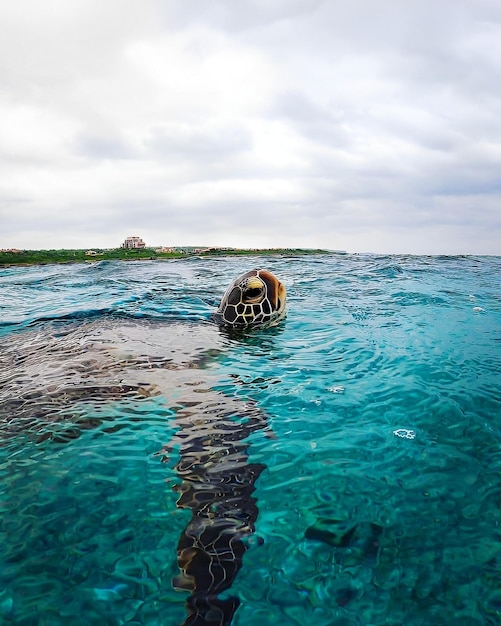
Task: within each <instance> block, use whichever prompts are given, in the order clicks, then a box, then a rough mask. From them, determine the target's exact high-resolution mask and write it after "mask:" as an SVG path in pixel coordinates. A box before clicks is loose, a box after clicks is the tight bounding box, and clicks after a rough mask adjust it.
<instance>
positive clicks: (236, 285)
mask: <svg viewBox="0 0 501 626" xmlns="http://www.w3.org/2000/svg"><path fill="white" fill-rule="evenodd" d="M285 298H286V290H285V287H284V285H283V283H282V282H280V281H279V280H278V278H277V277H276V276H275V275H274V274H272V273H271V272H269V271H268V270H264V269H254V270H251V271H250V272H246V273H245V274H242V276H239V277H238V278H237V279H236V280H234V281H233V282H232V283H231V285H230V286H229V287H228V289H227V290H226V293H225V294H224V296H223V298H222V300H221V303H220V304H219V307H218V309H217V311H216V313H215V315H214V320H215V322H216V323H217V324H219V325H220V326H223V327H226V328H235V329H245V328H256V327H259V328H263V327H265V326H274V325H275V324H278V322H280V321H281V320H282V319H283V318H284V317H285V315H286V313H287V311H286V307H285Z"/></svg>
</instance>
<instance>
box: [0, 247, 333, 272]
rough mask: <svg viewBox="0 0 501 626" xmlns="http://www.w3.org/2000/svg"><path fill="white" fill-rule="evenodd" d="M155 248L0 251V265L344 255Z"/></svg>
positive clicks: (304, 250) (319, 251)
mask: <svg viewBox="0 0 501 626" xmlns="http://www.w3.org/2000/svg"><path fill="white" fill-rule="evenodd" d="M164 250H165V249H158V248H142V249H127V248H107V249H102V248H93V249H92V250H79V249H75V250H66V249H65V250H0V266H4V267H5V266H10V265H49V264H54V263H57V264H65V263H89V262H96V261H105V260H122V261H138V260H162V259H165V260H169V259H182V258H187V257H211V256H212V257H215V256H269V255H280V256H297V255H305V254H308V255H310V254H332V253H338V254H345V252H344V251H342V250H323V249H320V248H318V249H309V248H252V249H245V248H199V247H198V248H197V247H175V248H169V249H168V251H164Z"/></svg>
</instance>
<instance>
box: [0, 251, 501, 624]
mask: <svg viewBox="0 0 501 626" xmlns="http://www.w3.org/2000/svg"><path fill="white" fill-rule="evenodd" d="M256 261H258V262H259V264H260V265H261V266H263V267H266V268H268V269H270V270H271V271H273V272H274V273H275V274H277V275H278V276H279V278H280V279H281V280H282V281H283V282H284V283H285V285H286V287H287V289H288V302H289V314H288V317H287V319H286V320H285V322H284V323H282V324H281V325H280V326H279V327H276V328H271V329H266V330H262V331H254V332H253V333H248V334H243V335H231V334H227V333H224V332H221V331H219V330H218V329H217V328H216V327H215V326H213V325H212V324H211V323H210V322H209V320H210V315H211V313H212V312H213V311H214V307H215V305H216V304H217V302H218V300H219V298H220V297H221V295H222V293H223V292H224V291H225V289H226V287H227V286H228V284H229V283H230V282H231V281H232V280H233V279H234V278H235V277H236V276H238V275H239V274H241V273H243V272H244V271H246V270H248V269H252V268H253V267H255V266H256ZM500 270H501V259H500V258H497V257H476V258H474V257H413V256H374V255H332V256H311V257H291V258H285V257H270V258H261V259H256V258H231V257H228V258H219V259H207V258H204V259H202V258H200V259H196V258H192V259H184V260H175V261H172V262H155V261H152V262H148V261H144V262H137V263H134V262H129V263H124V262H101V263H91V264H78V265H64V266H42V267H26V268H17V267H12V268H3V269H1V270H0V319H1V325H0V444H1V445H0V473H1V474H0V475H1V481H0V542H1V546H2V549H1V551H0V560H1V563H0V623H1V624H22V625H32V624H33V625H47V626H49V625H50V626H57V625H60V624H65V625H67V624H72V625H73V624H75V625H80V624H81V625H82V626H83V625H89V624H92V625H94V624H96V625H97V624H99V625H103V624H110V625H113V626H114V625H119V624H131V625H132V624H148V625H157V624H161V625H166V626H171V625H172V626H177V625H181V624H183V623H185V624H187V625H188V624H200V625H201V624H211V623H212V624H230V623H231V624H232V625H238V626H250V625H255V624H261V626H265V625H268V624H269V625H272V624H280V625H282V624H288V625H289V624H291V625H294V624H297V625H301V626H303V625H304V624H315V625H316V626H335V625H336V626H337V625H339V626H341V625H343V626H344V625H348V626H349V625H362V626H380V625H383V624H384V625H391V626H399V625H404V624H405V625H406V626H417V625H422V626H433V625H437V626H438V625H445V624H448V625H449V624H454V625H455V626H462V625H464V626H480V625H495V624H499V623H501V447H500V442H501V419H500V418H501V402H500V400H501V397H500V396H501V393H500V375H501V345H500V339H501V323H500V322H501V302H500V293H501V289H500V282H501V281H500V275H501V274H500ZM206 504H207V507H208V508H207V511H208V512H209V513H210V515H209V513H207V515H206V516H205V513H204V516H201V510H202V508H203V507H205V506H206ZM229 508H232V511H233V513H231V514H230V513H228V509H229ZM204 510H205V509H204ZM200 520H201V521H200ZM197 524H198V526H197ZM200 524H202V527H200ZM214 529H219V530H218V531H217V532H216V535H217V536H218V537H219V538H220V539H221V541H222V544H221V546H222V548H221V550H220V552H221V553H222V552H223V551H225V556H224V558H223V557H221V563H219V562H218V563H216V559H214V558H211V559H210V562H208V563H207V564H206V565H207V567H206V569H205V572H204V571H201V570H202V569H203V567H204V563H203V562H201V563H198V561H197V560H196V558H193V559H192V554H193V550H194V546H195V543H196V542H197V541H198V542H199V544H200V543H201V544H202V547H203V548H204V549H207V550H208V551H209V552H210V547H209V540H208V539H207V537H208V535H209V534H210V533H214V532H215V531H214ZM218 533H219V534H218ZM214 536H215V535H213V534H212V535H211V537H212V539H213V538H214ZM197 538H198V539H197ZM190 542H191V543H190ZM183 546H184V548H183ZM186 546H188V547H186ZM229 546H231V550H229V553H228V549H229V548H228V547H229ZM227 548H228V549H227ZM183 549H184V550H185V552H182V551H183ZM186 555H188V556H186ZM197 558H198V557H197ZM190 559H192V560H191V561H190ZM187 561H190V562H191V563H192V566H190V567H194V565H193V563H194V564H195V565H197V563H198V565H197V567H199V569H200V571H199V572H198V573H197V574H196V576H197V582H199V583H200V585H202V583H203V582H204V581H205V580H206V579H207V580H208V582H206V584H207V586H208V587H207V588H209V587H210V593H211V598H212V599H211V602H212V603H213V607H216V609H213V610H212V613H211V612H210V611H209V613H207V612H206V613H205V617H203V618H202V617H201V614H202V613H203V611H202V610H200V611H201V612H200V611H199V615H198V617H196V612H195V613H194V614H193V615H191V617H190V616H189V612H190V611H189V608H187V606H188V607H189V606H190V602H191V601H192V599H193V596H192V594H191V592H190V591H189V589H188V588H189V584H188V583H189V576H188V577H187V576H186V575H184V576H183V572H182V571H181V570H180V567H181V568H182V567H183V566H185V565H186V562H187ZM218 568H219V569H218ZM218 577H219V578H218ZM223 578H224V581H223ZM216 579H217V580H218V581H219V582H217V585H219V586H218V587H217V589H216V588H215V587H216V582H214V581H216ZM204 584H205V583H204ZM211 585H212V587H211ZM212 596H213V597H212ZM190 598H191V600H190ZM199 600H200V599H198V600H196V602H198V601H199ZM196 602H195V604H196ZM187 603H188V604H187ZM209 604H210V603H209ZM211 606H212V605H211ZM217 607H223V608H222V609H221V611H220V612H219V613H218V610H217ZM223 614H225V615H226V617H224V618H223V617H217V615H219V616H221V615H223ZM211 615H212V616H216V620H215V621H212V622H211V621H210V617H211Z"/></svg>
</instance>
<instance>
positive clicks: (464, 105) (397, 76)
mask: <svg viewBox="0 0 501 626" xmlns="http://www.w3.org/2000/svg"><path fill="white" fill-rule="evenodd" d="M0 31H1V32H0V54H1V55H2V58H3V59H6V62H4V64H2V65H1V66H0V84H1V85H2V91H1V92H0V127H1V128H0V166H1V168H2V178H1V180H0V220H1V223H2V228H1V229H0V247H2V246H3V247H14V246H15V247H64V246H67V245H68V246H69V245H78V246H79V247H87V246H98V245H103V246H112V245H116V244H117V243H118V242H119V241H120V240H121V239H123V237H124V236H125V235H127V234H131V233H132V232H134V233H137V234H140V235H141V236H143V237H144V238H145V239H146V240H147V241H150V242H151V243H155V244H157V243H158V244H160V243H165V244H176V243H184V244H189V243H190V242H192V241H193V242H196V243H199V244H207V245H241V246H249V247H253V246H259V245H283V246H297V245H300V246H305V247H317V246H323V247H331V248H344V249H348V250H351V251H357V250H363V251H367V250H373V251H380V252H415V253H420V252H422V253H434V252H436V253H442V252H444V253H491V254H492V253H501V250H500V245H499V241H500V240H501V237H500V233H499V229H500V218H499V209H498V207H499V203H500V199H501V190H500V187H501V174H500V172H501V120H500V118H499V110H500V105H501V102H500V100H501V86H500V85H501V80H500V78H501V76H500V75H501V64H500V63H499V59H500V58H501V6H500V5H499V3H498V2H496V1H494V0H457V1H454V2H453V1H452V0H445V1H444V2H440V3H436V2H431V1H429V0H427V1H425V2H423V1H418V0H409V1H408V2H405V3H397V2H394V1H393V0H382V1H381V2H378V3H372V2H368V1H367V0H353V1H352V2H350V3H349V4H346V3H344V2H341V1H340V0H336V1H334V2H332V1H330V2H327V1H322V0H277V2H273V3H270V2H264V0H252V1H247V0H246V1H245V2H244V1H243V0H235V1H234V2H232V3H228V2H226V1H223V0H214V1H213V2H210V3H208V2H205V1H202V0H193V2H190V3H186V2H184V1H183V2H181V1H180V0H168V1H166V2H160V0H147V1H146V2H144V1H143V2H139V0H132V1H131V2H129V3H127V7H124V5H123V3H121V2H119V1H118V0H111V1H110V2H107V3H105V4H103V3H98V2H97V0H89V2H86V3H77V4H74V3H67V2H64V1H63V0H56V1H55V2H53V3H51V4H50V6H45V5H41V4H40V3H38V2H36V1H35V0H19V2H17V3H4V5H3V6H2V7H0Z"/></svg>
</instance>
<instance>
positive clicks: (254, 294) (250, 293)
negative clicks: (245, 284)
mask: <svg viewBox="0 0 501 626" xmlns="http://www.w3.org/2000/svg"><path fill="white" fill-rule="evenodd" d="M262 294H263V289H262V288H259V287H251V288H250V289H246V290H245V291H244V302H251V301H253V300H257V299H258V298H259V297H260V296H261V295H262Z"/></svg>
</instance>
